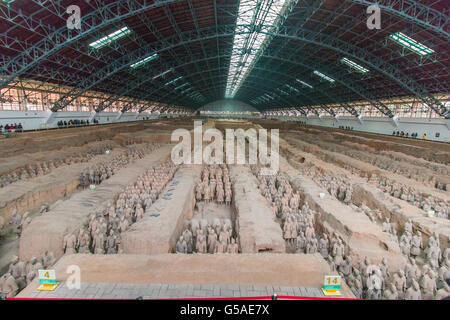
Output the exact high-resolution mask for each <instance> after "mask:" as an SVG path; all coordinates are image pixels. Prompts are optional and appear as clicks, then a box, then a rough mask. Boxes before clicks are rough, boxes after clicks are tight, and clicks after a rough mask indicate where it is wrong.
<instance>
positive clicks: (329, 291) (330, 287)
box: [322, 276, 341, 297]
mask: <svg viewBox="0 0 450 320" xmlns="http://www.w3.org/2000/svg"><path fill="white" fill-rule="evenodd" d="M340 289H341V277H340V276H325V280H324V283H323V288H322V291H323V293H324V295H325V296H327V297H328V296H340V295H341V292H340V291H339V290H340Z"/></svg>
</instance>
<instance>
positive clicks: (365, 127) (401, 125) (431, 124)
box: [277, 116, 450, 142]
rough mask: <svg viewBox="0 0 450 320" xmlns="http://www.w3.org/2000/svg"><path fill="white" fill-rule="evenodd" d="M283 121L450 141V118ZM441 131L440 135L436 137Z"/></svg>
mask: <svg viewBox="0 0 450 320" xmlns="http://www.w3.org/2000/svg"><path fill="white" fill-rule="evenodd" d="M277 119H279V120H283V121H301V122H306V124H310V125H315V126H325V127H334V128H338V127H339V126H345V127H353V130H357V131H365V132H372V133H381V134H387V135H392V132H393V131H394V130H395V131H404V132H405V133H406V132H408V133H409V134H410V135H411V133H413V132H414V133H415V132H417V134H418V138H422V136H423V134H424V133H426V134H427V139H429V140H435V141H444V142H450V119H443V118H442V119H423V118H398V119H397V122H394V121H393V120H391V119H389V118H380V117H373V118H362V120H361V121H360V120H359V119H357V118H354V117H340V118H339V120H336V119H334V118H332V117H320V118H319V117H316V116H312V117H277ZM436 133H439V137H436Z"/></svg>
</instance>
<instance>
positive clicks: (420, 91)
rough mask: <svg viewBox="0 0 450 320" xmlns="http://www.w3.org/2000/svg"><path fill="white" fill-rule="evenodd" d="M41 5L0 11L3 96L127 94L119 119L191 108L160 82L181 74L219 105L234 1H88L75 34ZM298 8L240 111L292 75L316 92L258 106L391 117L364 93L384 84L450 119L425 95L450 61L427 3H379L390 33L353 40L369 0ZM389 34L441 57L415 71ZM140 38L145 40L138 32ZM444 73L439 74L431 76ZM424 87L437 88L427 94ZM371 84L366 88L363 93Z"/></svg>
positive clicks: (442, 15)
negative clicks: (355, 67) (99, 44)
mask: <svg viewBox="0 0 450 320" xmlns="http://www.w3.org/2000/svg"><path fill="white" fill-rule="evenodd" d="M44 2H46V1H42V0H33V3H34V4H35V5H36V10H34V11H33V13H32V14H29V15H26V14H24V13H23V12H22V11H21V10H20V9H21V8H17V7H15V4H14V2H13V3H12V4H11V8H10V9H11V10H9V9H8V8H7V6H6V5H5V4H2V5H0V21H2V20H5V21H14V24H8V27H6V28H2V29H1V31H2V33H1V37H0V48H6V49H7V50H5V52H0V55H1V62H2V65H1V69H0V70H1V74H0V76H1V78H0V88H5V87H6V86H8V85H11V84H14V83H15V82H17V81H19V80H20V79H22V78H27V77H30V78H33V79H37V80H40V81H42V83H45V79H50V80H52V81H53V82H57V83H60V84H62V85H66V86H72V89H71V90H70V91H69V92H68V93H67V94H65V95H64V96H62V97H61V98H60V99H59V100H58V101H57V102H56V103H55V105H54V108H53V111H57V110H60V109H63V108H64V107H66V106H67V105H69V104H70V103H71V102H72V101H73V100H75V99H76V98H77V97H80V96H82V95H83V94H85V93H86V92H87V91H91V90H97V91H104V92H106V93H108V94H111V95H110V96H109V97H108V98H105V99H103V101H102V102H101V103H100V105H99V106H97V110H98V111H101V110H104V109H106V108H108V107H109V106H111V105H113V104H114V103H115V102H116V101H117V100H119V99H121V98H124V97H130V98H132V101H131V102H129V103H128V104H127V105H125V107H124V108H123V110H122V111H127V110H129V109H131V108H132V107H134V106H136V105H137V104H138V101H141V100H149V101H157V102H159V103H168V104H177V105H180V106H187V107H191V108H195V107H199V103H200V102H199V101H198V100H195V99H193V98H192V97H189V96H186V95H183V94H181V92H182V91H180V90H178V91H177V90H174V89H173V88H172V86H167V85H166V84H167V82H166V81H168V80H171V79H173V78H176V77H183V81H185V82H186V81H187V83H188V84H189V86H191V87H192V89H193V91H195V92H196V93H197V95H198V96H201V97H202V99H203V100H206V101H202V102H209V101H212V100H219V99H221V98H222V96H220V95H223V94H224V92H225V87H226V77H227V73H228V72H227V71H228V67H229V61H230V58H231V51H232V46H233V37H234V35H235V34H236V32H237V31H236V24H235V23H236V16H237V11H238V7H239V1H238V0H234V1H226V0H198V1H197V0H154V1H145V0H140V1H136V0H117V1H107V0H106V1H95V3H92V4H90V5H89V6H87V5H86V6H84V7H83V10H85V11H87V13H85V14H84V15H82V23H81V26H82V29H81V30H79V31H77V30H69V29H67V27H66V25H65V20H66V19H67V14H66V12H65V10H66V8H65V7H62V6H61V4H60V3H59V2H57V3H56V4H54V5H53V6H47V7H43V3H44ZM422 2H423V1H422ZM425 2H426V3H428V2H427V1H425ZM295 3H296V4H295V5H294V8H293V10H292V11H290V14H289V15H288V16H286V17H284V18H283V25H280V26H278V27H277V28H276V29H274V30H271V31H269V32H265V33H266V34H268V35H269V36H270V38H271V40H272V41H271V42H270V43H269V44H267V45H266V46H265V50H264V52H262V53H261V54H260V55H259V56H258V60H257V61H256V62H255V64H254V67H253V69H252V70H251V71H250V73H249V74H248V76H247V77H246V80H245V82H244V83H243V85H242V89H239V91H238V94H237V98H239V99H240V100H243V101H244V102H247V103H248V102H249V101H250V100H253V99H254V98H257V97H258V95H262V94H264V93H269V92H273V91H274V90H276V89H277V88H279V87H281V86H283V85H285V84H286V82H289V83H291V84H293V83H295V80H296V78H297V77H298V76H299V75H300V76H301V77H305V78H308V79H309V80H308V81H313V82H314V88H313V89H308V90H306V91H302V90H303V88H302V89H300V91H299V92H297V91H295V92H292V90H291V93H292V94H291V95H290V96H288V97H286V96H283V95H277V96H278V98H276V99H273V100H272V101H270V102H265V103H263V104H262V105H258V107H260V108H270V107H287V106H290V107H295V108H296V109H298V110H299V111H300V112H302V113H304V114H305V113H306V112H305V110H304V108H306V109H308V110H309V111H311V106H314V105H315V106H319V107H321V108H323V109H324V110H325V111H326V112H328V113H330V114H331V115H335V113H334V111H333V110H332V109H330V108H329V107H327V105H328V104H333V105H337V106H340V107H343V108H344V109H346V110H347V111H349V112H350V113H351V114H353V115H354V116H358V113H357V111H356V110H355V109H354V108H353V107H351V106H350V105H349V102H352V101H358V100H359V101H360V100H366V101H368V102H369V103H371V104H372V105H373V106H375V107H376V108H377V109H378V110H379V111H380V112H382V113H383V114H385V115H387V116H389V117H392V116H393V114H392V112H391V111H390V109H389V108H388V107H387V106H386V105H384V104H383V103H381V102H380V101H381V97H380V96H379V94H378V93H376V92H375V90H371V87H382V88H385V89H383V91H384V93H389V95H391V96H392V97H393V96H395V95H397V96H405V95H412V96H415V97H416V98H418V99H420V100H421V101H422V102H423V103H425V104H426V105H427V106H429V107H430V108H431V109H433V110H434V111H435V112H436V113H438V114H439V115H441V116H443V115H445V114H446V113H448V109H447V107H446V106H445V105H444V104H443V103H442V102H441V101H439V100H438V99H437V98H436V97H435V96H434V94H435V93H438V92H433V91H434V90H432V88H435V87H436V88H437V87H439V88H443V89H447V90H448V82H447V84H445V81H448V78H447V77H448V75H447V74H448V72H446V73H445V70H448V65H449V59H448V57H447V56H446V54H447V52H446V51H445V50H444V49H446V48H447V49H448V39H449V33H448V30H449V17H448V12H447V11H448V10H447V9H446V10H447V11H444V12H441V11H439V10H438V9H439V8H438V7H436V5H435V4H434V3H432V2H431V1H430V2H429V3H430V5H429V6H428V5H427V4H424V3H419V2H418V1H412V0H380V1H378V5H379V6H380V8H381V10H382V11H383V12H384V13H387V14H388V16H389V19H390V20H389V25H388V26H387V29H389V30H386V31H383V30H381V31H378V34H376V33H375V34H373V35H374V36H372V34H369V31H368V30H364V31H361V26H362V25H365V21H361V19H362V18H364V17H366V14H365V8H366V7H367V6H369V5H371V4H372V3H371V2H370V1H365V0H344V1H334V0H321V1H313V0H297V1H295ZM46 15H47V16H46ZM48 16H51V17H54V16H57V17H58V18H59V19H58V23H55V24H50V23H47V24H46V22H47V21H48ZM233 21H234V24H233ZM124 25H127V26H129V27H130V29H132V30H133V32H132V33H131V34H130V35H129V36H127V37H126V39H125V38H124V39H123V40H120V41H117V42H116V43H114V44H113V45H111V46H109V47H108V48H105V49H100V50H93V49H90V48H89V46H88V45H87V44H88V43H89V42H91V41H93V40H97V39H99V38H101V37H102V36H104V35H105V34H107V33H108V32H109V31H110V30H116V29H117V28H120V27H123V26H124ZM395 25H398V26H396V27H397V28H398V30H397V31H404V30H415V31H414V32H415V33H416V34H418V35H420V37H421V38H424V37H425V36H428V38H429V39H426V40H427V44H430V45H433V44H434V45H435V46H436V48H438V49H441V50H444V52H437V54H436V56H435V57H434V58H433V60H432V61H431V59H429V60H430V61H426V62H423V61H420V62H419V63H417V60H418V59H416V57H415V56H414V54H412V53H410V52H409V53H408V52H407V53H405V52H403V51H402V50H401V48H399V47H398V46H395V45H392V44H389V43H387V40H386V38H387V36H388V35H389V33H392V32H394V31H393V29H392V28H394V27H395ZM241 27H242V28H240V30H243V31H242V32H243V33H250V32H253V31H254V26H252V25H242V26H241ZM112 28H116V29H112ZM24 29H28V30H29V32H30V34H31V35H33V36H34V37H33V38H32V39H33V41H28V37H17V36H16V35H17V33H18V32H19V31H23V30H24ZM142 29H144V30H145V31H144V32H140V31H141V30H142ZM137 30H139V32H138V31H137ZM374 32H377V31H374ZM261 33H262V31H261ZM414 35H415V34H414ZM24 39H27V40H24ZM36 39H38V40H36ZM149 39H150V40H149ZM433 41H436V43H433ZM11 52H14V54H12V53H11ZM67 52H69V53H70V54H67ZM154 53H157V54H158V60H157V63H148V64H145V65H144V66H143V67H140V68H138V69H136V70H133V69H132V68H130V67H129V66H130V65H131V64H133V63H136V62H137V61H139V60H141V59H142V58H144V57H146V56H148V55H149V54H154ZM340 57H347V58H349V59H352V60H354V61H356V62H357V63H360V64H361V65H363V66H365V67H367V68H369V70H370V74H369V75H368V76H363V77H361V76H359V75H358V74H355V73H349V72H348V69H347V68H346V67H345V66H343V65H342V64H340V63H339V62H338V59H339V58H340ZM420 68H422V69H420ZM442 69H444V75H440V74H437V75H436V74H435V73H439V72H440V70H442ZM73 70H78V72H73ZM167 70H172V71H171V72H170V78H164V77H161V78H157V79H154V77H155V75H158V74H161V73H164V72H165V71H167ZM314 70H319V71H320V72H323V73H325V74H326V75H328V76H329V77H331V78H333V79H334V80H335V81H336V84H333V85H329V84H326V83H324V82H322V81H319V79H316V78H313V77H312V76H311V74H312V72H313V71H314ZM92 71H93V72H92ZM269 73H270V74H272V75H273V76H274V79H272V78H271V79H270V80H268V79H266V80H265V82H266V83H270V86H268V85H267V84H264V81H263V80H264V77H262V76H260V75H259V74H269ZM416 74H417V76H416ZM433 75H434V77H433ZM422 78H427V80H430V82H433V81H434V82H435V83H432V84H430V85H429V86H428V85H427V84H425V83H424V81H423V80H422ZM18 79H19V80H18ZM433 79H434V80H433ZM369 81H370V82H371V83H372V82H373V83H374V84H373V85H367V83H368V82H369ZM442 81H444V85H442ZM437 83H439V84H437ZM298 88H299V87H298V83H297V89H298ZM430 89H431V90H430ZM443 93H448V92H443ZM205 97H206V98H205ZM157 105H158V107H155V104H154V103H153V104H149V105H147V106H145V107H141V111H143V110H145V109H147V108H150V107H152V108H159V109H163V107H161V105H160V104H157ZM313 112H316V111H313Z"/></svg>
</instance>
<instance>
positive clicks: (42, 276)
mask: <svg viewBox="0 0 450 320" xmlns="http://www.w3.org/2000/svg"><path fill="white" fill-rule="evenodd" d="M38 272H39V283H40V284H41V285H40V286H39V288H38V290H39V291H53V290H55V289H56V287H57V286H58V284H59V282H57V281H56V273H55V270H38Z"/></svg>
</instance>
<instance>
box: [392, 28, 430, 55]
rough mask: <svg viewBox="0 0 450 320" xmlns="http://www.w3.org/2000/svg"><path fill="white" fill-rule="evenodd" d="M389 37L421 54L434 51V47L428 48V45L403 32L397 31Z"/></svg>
mask: <svg viewBox="0 0 450 320" xmlns="http://www.w3.org/2000/svg"><path fill="white" fill-rule="evenodd" d="M389 39H391V40H392V41H394V42H396V43H398V44H400V45H401V46H403V47H404V48H407V49H409V50H411V51H413V52H415V53H417V54H419V55H421V56H426V55H428V54H431V53H434V50H433V49H431V48H428V47H427V46H426V45H424V44H422V43H420V42H418V41H417V40H414V39H413V38H411V37H409V36H407V35H406V34H404V33H403V32H396V33H394V34H391V35H390V36H389Z"/></svg>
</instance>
